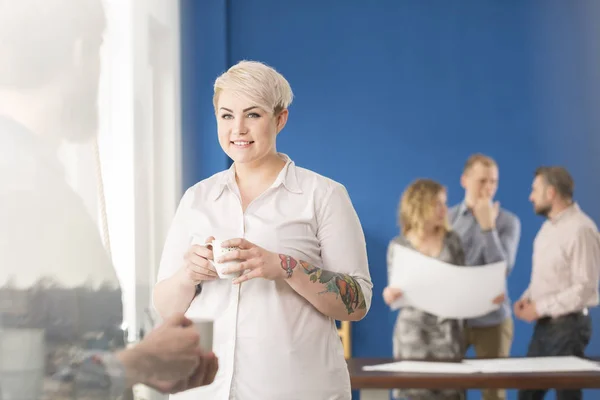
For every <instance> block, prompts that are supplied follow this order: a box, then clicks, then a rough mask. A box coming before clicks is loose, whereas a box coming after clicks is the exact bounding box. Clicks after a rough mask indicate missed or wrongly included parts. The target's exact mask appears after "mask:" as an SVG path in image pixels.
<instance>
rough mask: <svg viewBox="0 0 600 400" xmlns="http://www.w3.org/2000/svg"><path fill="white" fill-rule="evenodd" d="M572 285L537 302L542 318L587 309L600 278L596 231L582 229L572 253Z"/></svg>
mask: <svg viewBox="0 0 600 400" xmlns="http://www.w3.org/2000/svg"><path fill="white" fill-rule="evenodd" d="M569 258H570V267H571V282H572V285H571V286H570V287H569V288H568V289H566V290H563V291H560V292H558V293H556V294H554V295H551V296H546V297H544V298H542V299H539V300H537V301H536V310H537V313H538V315H540V316H559V315H563V314H567V313H570V312H574V311H579V310H582V309H583V308H585V307H586V305H587V302H588V301H589V299H590V298H591V297H592V296H594V294H595V291H596V288H597V286H598V281H599V279H600V237H599V234H598V232H597V231H596V230H594V229H592V228H591V227H588V226H585V227H582V228H581V229H579V231H578V232H577V235H576V236H575V238H574V240H573V243H572V246H571V248H570V251H569Z"/></svg>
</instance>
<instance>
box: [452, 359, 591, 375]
mask: <svg viewBox="0 0 600 400" xmlns="http://www.w3.org/2000/svg"><path fill="white" fill-rule="evenodd" d="M464 363H466V364H468V365H470V366H472V367H474V368H476V369H477V370H479V371H481V372H484V373H504V372H506V373H523V372H579V371H600V364H598V363H597V362H594V361H590V360H586V359H583V358H579V357H574V356H562V357H525V358H500V359H497V360H465V361H464Z"/></svg>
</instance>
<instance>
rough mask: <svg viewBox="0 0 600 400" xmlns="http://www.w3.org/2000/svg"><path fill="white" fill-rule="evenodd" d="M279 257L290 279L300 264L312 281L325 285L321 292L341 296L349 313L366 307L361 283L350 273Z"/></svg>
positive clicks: (284, 256)
mask: <svg viewBox="0 0 600 400" xmlns="http://www.w3.org/2000/svg"><path fill="white" fill-rule="evenodd" d="M279 258H280V260H281V268H283V270H284V271H285V272H286V276H287V278H288V279H289V278H291V277H292V275H293V274H294V269H295V268H296V266H297V265H298V264H300V265H301V266H302V269H303V271H304V273H305V274H306V275H308V276H309V279H310V281H311V282H313V283H321V284H323V285H325V290H323V291H322V292H320V293H319V294H324V293H335V295H336V297H339V298H341V300H342V303H343V304H344V306H345V307H346V310H347V311H348V314H352V313H353V312H354V311H356V310H361V309H363V310H364V309H365V308H366V303H365V297H364V295H363V292H362V289H361V287H360V284H359V283H358V282H357V281H356V279H354V278H353V277H351V276H350V275H346V274H341V273H336V272H331V271H327V270H324V269H321V268H319V267H315V266H313V265H311V264H309V263H307V262H305V261H299V262H298V261H296V260H295V259H294V258H292V257H290V256H286V255H283V254H280V255H279Z"/></svg>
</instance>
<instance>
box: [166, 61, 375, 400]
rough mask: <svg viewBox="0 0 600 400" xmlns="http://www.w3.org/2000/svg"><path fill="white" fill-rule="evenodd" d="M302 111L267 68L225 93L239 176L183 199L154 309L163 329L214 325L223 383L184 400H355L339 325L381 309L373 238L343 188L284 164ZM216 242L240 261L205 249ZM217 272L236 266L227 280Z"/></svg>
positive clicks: (229, 75) (228, 145)
mask: <svg viewBox="0 0 600 400" xmlns="http://www.w3.org/2000/svg"><path fill="white" fill-rule="evenodd" d="M292 99H293V94H292V90H291V88H290V85H289V83H288V82H287V80H286V79H285V78H284V77H283V76H282V75H281V74H280V73H279V72H277V71H276V70H275V69H273V68H271V67H269V66H267V65H265V64H263V63H259V62H254V61H243V62H240V63H238V64H236V65H234V66H233V67H231V68H230V69H229V70H228V71H227V72H225V73H224V74H223V75H221V76H220V77H219V78H217V80H216V82H215V86H214V96H213V104H214V110H215V116H216V118H217V128H218V129H217V130H218V139H219V144H220V145H221V147H222V149H223V151H224V152H225V153H226V154H227V155H228V156H229V157H230V158H231V159H232V160H233V165H232V167H231V168H230V169H229V170H226V171H223V172H220V173H217V174H216V175H213V176H212V177H210V178H208V179H205V180H203V181H201V182H199V183H197V184H196V185H194V186H193V187H191V188H190V189H188V190H187V192H186V193H185V195H184V196H183V199H182V200H181V204H180V206H179V209H178V211H177V214H176V216H175V219H174V221H173V224H172V226H171V230H170V232H169V234H168V237H167V241H166V244H165V248H164V251H163V256H162V260H161V264H160V270H159V276H158V283H157V284H156V286H155V289H154V303H155V305H156V308H157V310H158V311H159V313H160V314H161V315H162V316H163V317H166V316H169V315H171V314H173V313H175V312H186V314H187V315H188V316H189V317H191V318H200V319H212V320H214V336H213V337H214V344H213V347H214V352H215V354H216V355H217V356H218V358H219V372H218V373H217V376H216V378H215V381H214V383H213V384H212V385H210V386H208V387H205V388H201V389H197V390H192V391H190V392H186V393H185V394H181V395H178V397H177V398H178V399H186V400H200V399H215V400H218V399H230V398H236V399H244V400H247V399H249V400H253V399H256V400H281V399H297V400H314V399H330V400H334V399H335V400H350V398H351V393H350V378H349V375H348V368H347V364H346V361H345V359H344V352H343V348H342V343H341V341H340V338H339V336H338V332H337V328H336V325H335V320H342V321H343V320H349V321H358V320H360V319H362V318H363V317H364V316H365V315H366V313H367V311H368V309H369V307H370V304H371V294H372V283H371V278H370V275H369V268H368V263H367V253H366V245H365V238H364V235H363V231H362V228H361V225H360V221H359V220H358V217H357V214H356V212H355V211H354V208H353V206H352V203H351V201H350V198H349V196H348V193H347V192H346V189H345V188H344V186H342V185H341V184H339V183H337V182H335V181H333V180H331V179H328V178H326V177H324V176H322V175H319V174H317V173H315V172H312V171H309V170H307V169H304V168H300V167H297V166H296V165H295V164H294V162H293V161H292V160H291V159H290V158H289V157H288V156H287V155H285V154H282V153H278V152H277V149H276V141H277V137H278V135H279V134H280V132H281V131H282V129H283V128H284V126H285V124H286V122H287V119H288V115H289V112H288V107H289V106H290V104H291V103H292ZM194 238H200V241H201V242H200V243H198V242H197V240H196V241H194ZM214 238H216V239H218V241H222V242H221V243H220V247H221V248H223V247H225V248H229V249H231V250H232V251H230V252H229V253H227V254H226V255H224V256H221V257H218V256H216V255H215V253H213V251H212V249H211V247H210V246H205V245H202V244H203V243H204V242H205V240H206V242H211V241H212V240H213V239H214ZM213 262H217V263H218V265H221V264H222V263H225V262H233V264H234V265H233V266H229V267H228V270H226V271H224V273H226V274H227V276H224V277H223V278H220V279H219V277H218V276H217V273H216V270H215V266H214V264H213Z"/></svg>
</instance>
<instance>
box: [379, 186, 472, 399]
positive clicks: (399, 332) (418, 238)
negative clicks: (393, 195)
mask: <svg viewBox="0 0 600 400" xmlns="http://www.w3.org/2000/svg"><path fill="white" fill-rule="evenodd" d="M447 211H448V209H447V206H446V190H445V189H444V187H443V186H442V185H440V184H439V183H438V182H435V181H433V180H430V179H419V180H417V181H415V182H413V183H412V184H411V185H410V186H408V188H407V189H406V190H405V191H404V193H403V194H402V198H401V201H400V212H399V215H400V225H401V228H402V232H401V235H400V236H398V237H396V238H394V239H393V240H392V241H391V243H390V244H389V247H388V254H387V264H388V279H389V277H390V276H391V273H392V270H391V269H392V266H393V260H394V248H395V247H396V246H397V245H400V246H404V247H408V248H410V249H414V250H417V251H419V252H420V253H422V254H424V255H426V256H429V257H433V258H437V259H439V260H441V261H444V262H448V263H451V264H455V265H464V262H465V256H464V252H463V249H462V245H461V242H460V239H459V237H458V235H457V234H456V233H454V232H452V231H450V229H449V225H448V219H447ZM401 296H402V292H401V290H399V289H397V288H393V287H390V286H388V287H386V288H385V289H384V290H383V298H384V301H385V303H386V304H388V305H390V304H392V303H393V302H394V301H396V300H398V299H399V298H400V297H401ZM462 347H463V338H462V323H461V321H458V320H452V319H442V318H440V317H437V316H435V315H432V314H429V313H427V312H425V311H422V310H419V309H416V308H414V307H404V308H402V310H401V311H400V313H399V314H398V320H397V322H396V326H395V328H394V335H393V349H394V357H395V358H399V359H455V358H460V357H462V355H463V349H462ZM394 398H396V399H410V400H442V399H443V400H461V399H464V398H465V394H464V393H463V392H461V391H456V390H422V389H410V390H394Z"/></svg>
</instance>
